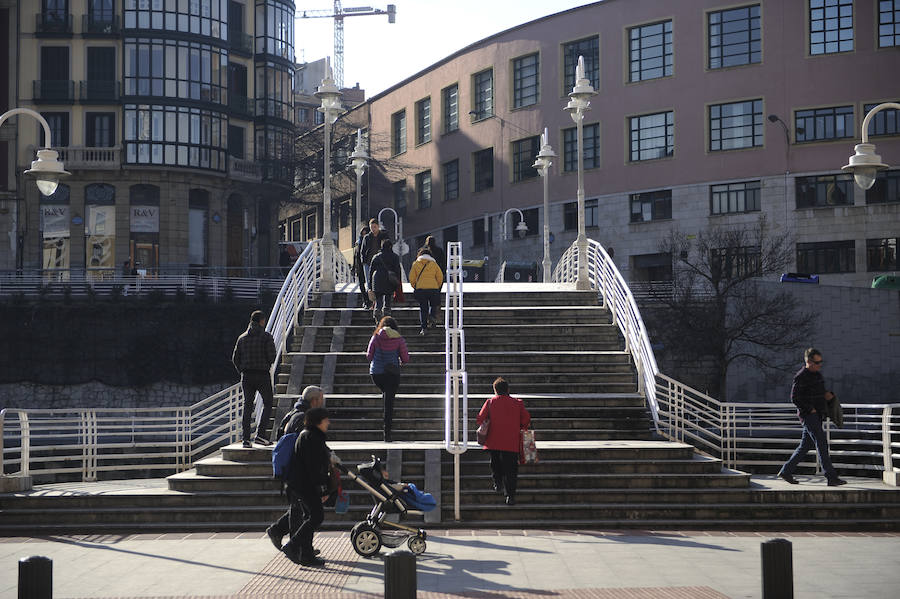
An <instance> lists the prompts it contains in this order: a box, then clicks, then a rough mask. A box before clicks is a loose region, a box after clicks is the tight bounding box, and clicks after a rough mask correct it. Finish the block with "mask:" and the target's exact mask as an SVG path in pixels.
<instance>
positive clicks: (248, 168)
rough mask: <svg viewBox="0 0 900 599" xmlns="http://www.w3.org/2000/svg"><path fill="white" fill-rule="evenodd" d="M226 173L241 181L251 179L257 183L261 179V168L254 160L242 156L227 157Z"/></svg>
mask: <svg viewBox="0 0 900 599" xmlns="http://www.w3.org/2000/svg"><path fill="white" fill-rule="evenodd" d="M228 174H229V175H231V178H232V179H239V180H241V181H252V182H254V183H258V182H259V181H260V180H262V169H261V168H260V165H259V163H258V162H256V161H255V160H244V159H243V158H235V157H234V156H229V157H228Z"/></svg>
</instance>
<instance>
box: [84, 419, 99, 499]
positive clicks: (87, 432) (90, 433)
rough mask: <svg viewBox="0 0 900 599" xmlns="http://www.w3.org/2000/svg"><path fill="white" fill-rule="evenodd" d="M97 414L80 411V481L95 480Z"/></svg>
mask: <svg viewBox="0 0 900 599" xmlns="http://www.w3.org/2000/svg"><path fill="white" fill-rule="evenodd" d="M97 436H98V435H97V413H96V412H95V411H94V410H81V440H82V445H81V480H83V481H85V482H94V481H96V480H97Z"/></svg>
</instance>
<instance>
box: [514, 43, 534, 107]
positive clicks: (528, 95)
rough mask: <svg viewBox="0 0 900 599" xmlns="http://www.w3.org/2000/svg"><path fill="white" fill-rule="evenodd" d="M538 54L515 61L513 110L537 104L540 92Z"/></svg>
mask: <svg viewBox="0 0 900 599" xmlns="http://www.w3.org/2000/svg"><path fill="white" fill-rule="evenodd" d="M539 66H540V62H539V59H538V55H537V53H535V54H529V55H528V56H523V57H521V58H516V59H515V60H513V108H522V107H523V106H531V105H532V104H537V103H538V100H539V92H540V74H539V73H540V68H539Z"/></svg>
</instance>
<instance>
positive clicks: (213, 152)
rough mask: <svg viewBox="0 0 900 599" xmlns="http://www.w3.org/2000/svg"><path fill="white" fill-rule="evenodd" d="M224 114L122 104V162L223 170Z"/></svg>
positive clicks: (225, 136)
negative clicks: (123, 127) (123, 153)
mask: <svg viewBox="0 0 900 599" xmlns="http://www.w3.org/2000/svg"><path fill="white" fill-rule="evenodd" d="M227 126H228V119H227V118H226V117H225V114H223V113H220V112H215V111H210V110H200V109H199V108H189V107H186V106H157V105H147V104H126V105H125V162H126V163H127V164H166V165H170V166H187V167H194V168H208V169H212V170H217V171H224V170H225V150H226V148H227V147H228V139H227V138H228V135H227V129H226V127H227Z"/></svg>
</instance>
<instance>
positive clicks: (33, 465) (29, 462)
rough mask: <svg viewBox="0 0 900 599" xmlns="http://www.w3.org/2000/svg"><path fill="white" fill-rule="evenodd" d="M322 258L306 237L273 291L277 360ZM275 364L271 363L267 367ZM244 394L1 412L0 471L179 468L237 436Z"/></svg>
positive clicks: (345, 274) (232, 389)
mask: <svg viewBox="0 0 900 599" xmlns="http://www.w3.org/2000/svg"><path fill="white" fill-rule="evenodd" d="M333 254H334V255H335V259H334V261H333V263H332V264H331V265H330V266H331V268H333V269H334V280H335V283H336V284H339V285H340V284H346V283H348V282H349V281H350V280H351V277H350V267H349V265H347V263H346V261H345V260H344V258H343V256H341V255H340V253H339V252H333ZM323 266H324V265H323V264H322V256H321V249H320V245H319V243H318V242H317V241H314V242H311V243H309V244H308V245H307V246H306V248H305V249H304V250H303V252H302V253H301V254H300V256H299V257H298V259H297V261H296V262H295V263H294V265H293V267H292V268H291V270H290V272H289V273H288V275H287V277H286V278H285V281H284V283H283V285H282V287H281V291H280V292H279V293H278V298H277V300H276V302H275V306H274V307H273V308H272V312H271V314H270V315H269V318H268V323H267V325H266V330H268V331H269V332H270V333H271V334H272V336H273V337H274V338H275V347H276V352H277V356H278V357H277V358H276V361H275V365H276V367H277V365H278V363H279V362H280V359H281V355H282V354H283V353H284V350H285V346H286V343H287V339H288V337H289V334H290V331H291V329H292V328H293V326H294V324H295V322H296V319H297V315H298V314H299V313H300V310H301V309H302V308H303V307H305V306H306V305H307V302H308V301H309V298H310V297H311V295H312V292H313V291H315V290H316V289H317V285H318V282H319V281H320V280H321V268H322V267H323ZM273 369H274V368H273ZM242 407H243V393H242V391H241V386H240V384H235V385H231V386H229V387H227V388H225V389H223V390H222V391H219V392H218V393H215V394H213V395H211V396H210V397H207V398H206V399H203V400H201V401H199V402H197V403H195V404H193V405H190V406H176V407H161V408H72V409H54V410H20V409H15V408H5V409H3V410H0V440H2V441H0V442H2V444H3V446H2V451H0V473H5V474H14V475H24V476H29V475H30V476H56V475H67V476H72V475H80V477H81V480H84V481H94V480H97V477H98V474H99V473H101V472H125V471H128V472H130V473H136V472H137V473H145V474H146V473H148V472H151V471H152V472H157V473H165V472H180V471H183V470H186V469H188V468H190V467H191V465H192V464H193V462H194V461H195V460H197V459H199V458H201V457H203V456H205V455H208V454H210V453H212V452H214V451H216V450H217V449H218V448H220V447H221V446H223V445H227V444H229V443H234V442H236V441H238V439H239V436H240V434H241V430H240V429H241V422H240V420H241V419H240V417H241V413H242Z"/></svg>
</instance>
